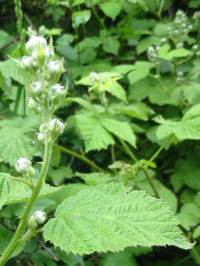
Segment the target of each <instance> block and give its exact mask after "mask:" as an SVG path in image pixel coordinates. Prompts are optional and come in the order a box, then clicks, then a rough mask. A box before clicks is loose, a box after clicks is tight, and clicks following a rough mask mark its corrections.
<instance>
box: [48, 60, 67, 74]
mask: <svg viewBox="0 0 200 266" xmlns="http://www.w3.org/2000/svg"><path fill="white" fill-rule="evenodd" d="M47 69H48V71H49V73H50V74H54V73H59V72H63V61H59V60H56V61H51V62H49V63H48V65H47Z"/></svg>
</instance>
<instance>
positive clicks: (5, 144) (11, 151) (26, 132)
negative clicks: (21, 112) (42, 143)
mask: <svg viewBox="0 0 200 266" xmlns="http://www.w3.org/2000/svg"><path fill="white" fill-rule="evenodd" d="M35 123H36V121H35V120H34V118H32V120H30V118H27V119H23V118H14V119H9V120H6V119H5V120H2V121H0V157H1V158H2V159H3V160H4V161H5V162H8V163H10V164H11V165H14V164H15V162H16V160H17V159H19V158H20V157H27V158H29V159H31V158H32V157H33V155H35V153H36V152H37V151H38V149H37V145H36V142H34V141H33V137H32V136H31V134H33V132H34V127H35V126H36V124H35Z"/></svg>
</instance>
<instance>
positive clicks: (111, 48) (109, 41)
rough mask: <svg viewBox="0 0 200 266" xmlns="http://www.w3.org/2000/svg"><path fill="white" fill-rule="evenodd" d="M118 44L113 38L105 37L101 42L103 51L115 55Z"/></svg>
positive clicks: (117, 50)
mask: <svg viewBox="0 0 200 266" xmlns="http://www.w3.org/2000/svg"><path fill="white" fill-rule="evenodd" d="M119 47H120V43H119V41H118V40H117V39H116V38H114V37H111V36H109V37H107V38H105V39H104V41H103V50H104V51H105V52H107V53H110V54H114V55H117V54H118V52H119Z"/></svg>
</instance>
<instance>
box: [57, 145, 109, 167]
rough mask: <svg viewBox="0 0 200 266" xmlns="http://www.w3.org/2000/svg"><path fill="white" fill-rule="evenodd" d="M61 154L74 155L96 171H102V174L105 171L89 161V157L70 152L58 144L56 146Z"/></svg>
mask: <svg viewBox="0 0 200 266" xmlns="http://www.w3.org/2000/svg"><path fill="white" fill-rule="evenodd" d="M55 146H56V147H57V148H58V149H59V150H60V151H61V152H64V153H66V154H69V155H72V156H74V157H76V158H78V159H79V160H81V161H83V162H85V163H86V164H88V165H89V166H91V167H92V168H93V169H94V170H96V171H100V172H104V169H103V168H101V167H100V166H98V165H97V164H96V163H95V162H93V161H91V160H90V159H88V158H87V157H85V156H84V155H82V154H80V153H77V152H75V151H73V150H70V149H68V148H66V147H63V146H61V145H58V144H56V145H55Z"/></svg>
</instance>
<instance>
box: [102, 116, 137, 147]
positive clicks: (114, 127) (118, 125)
mask: <svg viewBox="0 0 200 266" xmlns="http://www.w3.org/2000/svg"><path fill="white" fill-rule="evenodd" d="M102 125H103V126H104V127H105V128H106V129H107V130H108V131H110V132H111V133H113V134H114V135H115V136H117V137H119V138H120V139H123V140H125V141H127V142H128V143H130V144H131V145H132V146H133V147H135V145H136V144H135V142H136V138H135V135H134V133H133V130H132V128H131V126H130V125H129V124H128V123H127V122H122V121H118V120H114V119H110V118H106V119H104V120H102Z"/></svg>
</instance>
